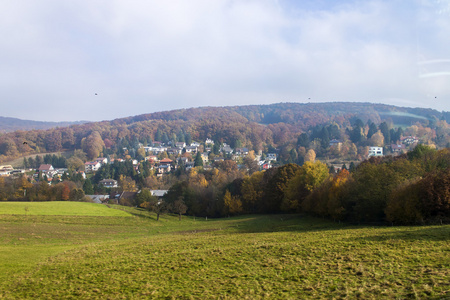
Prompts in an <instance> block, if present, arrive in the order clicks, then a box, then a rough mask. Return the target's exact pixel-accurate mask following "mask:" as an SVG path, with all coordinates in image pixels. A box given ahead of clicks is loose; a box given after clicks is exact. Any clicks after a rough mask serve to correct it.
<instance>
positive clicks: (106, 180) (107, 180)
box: [100, 179, 117, 183]
mask: <svg viewBox="0 0 450 300" xmlns="http://www.w3.org/2000/svg"><path fill="white" fill-rule="evenodd" d="M100 182H102V183H103V182H117V180H114V179H103V180H100Z"/></svg>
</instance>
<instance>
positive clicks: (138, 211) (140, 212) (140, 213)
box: [111, 205, 161, 221]
mask: <svg viewBox="0 0 450 300" xmlns="http://www.w3.org/2000/svg"><path fill="white" fill-rule="evenodd" d="M111 207H112V208H114V209H119V210H122V211H124V212H127V213H129V214H131V215H133V216H135V217H139V218H143V219H147V220H152V221H156V215H154V216H152V215H151V214H150V212H149V211H148V210H146V209H144V208H140V207H131V208H128V207H127V206H120V205H113V206H111ZM160 218H161V216H160Z"/></svg>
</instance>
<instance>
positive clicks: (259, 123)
mask: <svg viewBox="0 0 450 300" xmlns="http://www.w3.org/2000/svg"><path fill="white" fill-rule="evenodd" d="M356 120H360V123H361V124H366V123H367V124H368V122H369V121H370V122H373V123H374V124H377V125H378V124H380V123H381V122H383V121H385V122H387V123H388V124H390V126H391V127H393V128H395V127H404V126H411V125H414V124H419V125H420V126H423V127H429V128H434V127H435V126H436V124H437V122H439V121H440V120H446V121H447V122H450V113H449V112H438V111H436V110H432V109H423V108H406V107H397V106H391V105H384V104H371V103H346V102H333V103H306V104H300V103H278V104H272V105H250V106H232V107H200V108H190V109H180V110H172V111H164V112H156V113H151V114H143V115H139V116H132V117H127V118H121V119H116V120H112V121H102V122H92V123H86V124H78V125H71V126H68V127H60V128H53V129H47V130H29V131H16V132H11V133H8V134H4V135H2V136H0V162H4V161H7V160H11V159H14V158H17V157H21V156H25V155H30V154H36V153H44V152H59V151H64V150H74V149H83V150H85V152H86V153H88V152H89V149H84V148H86V147H87V146H86V145H87V144H92V143H91V142H89V143H85V142H84V141H91V140H92V139H94V135H96V134H99V136H100V137H101V140H102V141H101V142H100V143H99V145H100V146H99V147H100V149H101V148H102V147H103V145H104V147H106V148H107V149H109V148H111V147H114V146H116V147H118V146H122V147H127V146H129V145H131V146H133V147H134V145H135V144H137V143H138V142H141V143H144V144H145V143H146V142H149V141H166V142H167V141H173V140H183V139H189V140H194V141H204V140H205V139H206V138H211V139H213V140H215V141H219V142H225V143H228V144H230V145H231V146H232V147H236V146H242V147H248V148H250V149H253V150H255V151H257V150H262V149H265V148H267V147H280V146H283V145H286V144H287V143H291V144H292V143H294V144H295V141H296V140H297V138H298V136H299V134H301V133H303V132H308V131H309V132H313V131H314V130H315V129H314V128H315V127H317V126H325V125H330V126H331V125H332V126H336V127H337V130H339V131H341V133H342V134H347V135H348V133H345V131H346V130H352V128H351V126H353V125H354V123H355V121H356ZM316 130H320V128H316ZM94 133H95V134H94ZM431 136H433V135H431ZM90 137H91V138H90ZM330 138H332V137H330ZM430 139H431V138H430ZM97 140H98V138H97ZM389 142H390V141H386V143H389ZM394 142H395V140H394ZM430 142H433V143H437V144H438V145H441V146H444V147H445V146H446V139H445V134H444V138H443V139H442V138H441V140H440V141H437V142H435V141H431V140H430ZM119 143H120V145H119ZM83 147H84V148H83ZM88 154H89V153H88ZM88 156H91V155H88Z"/></svg>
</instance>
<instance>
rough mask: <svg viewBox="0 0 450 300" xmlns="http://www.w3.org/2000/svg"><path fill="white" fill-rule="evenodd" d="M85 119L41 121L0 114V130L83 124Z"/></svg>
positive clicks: (9, 130)
mask: <svg viewBox="0 0 450 300" xmlns="http://www.w3.org/2000/svg"><path fill="white" fill-rule="evenodd" d="M83 123H87V121H77V122H43V121H32V120H22V119H18V118H11V117H1V116H0V132H3V133H5V132H12V131H16V130H37V129H50V128H55V127H66V126H70V125H76V124H83Z"/></svg>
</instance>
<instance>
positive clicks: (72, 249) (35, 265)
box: [0, 202, 450, 299]
mask: <svg viewBox="0 0 450 300" xmlns="http://www.w3.org/2000/svg"><path fill="white" fill-rule="evenodd" d="M5 204H7V203H0V212H1V213H0V233H1V235H0V261H1V262H2V263H1V265H0V274H1V275H0V298H1V297H3V298H6V299H24V298H25V299H26V298H46V299H47V298H54V299H75V298H89V299H91V298H93V299H96V298H98V299H104V298H107V299H124V298H126V299H146V298H156V299H158V298H169V299H170V298H176V299H191V298H192V299H246V298H247V299H263V298H267V299H299V298H310V299H320V298H323V299H330V298H338V299H339V298H350V299H353V298H362V299H380V298H385V299H395V298H401V299H405V298H412V299H414V298H417V299H421V298H427V299H430V298H431V299H442V298H448V297H450V292H449V291H450V226H448V225H444V226H421V227H375V228H374V227H364V226H350V225H345V224H337V223H333V222H329V221H324V220H321V219H315V218H311V217H306V216H302V215H264V216H261V215H258V216H240V217H234V218H226V219H208V220H205V219H204V218H193V217H183V219H182V221H178V217H177V216H171V215H163V216H162V217H161V219H160V221H159V222H156V216H155V215H154V214H152V213H148V212H146V211H143V210H140V209H134V208H124V207H117V206H115V207H113V208H107V207H106V206H101V205H100V208H99V209H100V210H103V211H104V215H102V213H97V214H96V215H95V216H92V215H86V213H84V215H83V214H81V213H80V214H79V215H74V214H71V215H61V214H59V215H58V214H56V215H42V214H31V208H30V209H29V212H30V213H27V214H24V213H22V212H20V213H19V211H22V210H24V209H23V207H22V208H20V207H17V212H16V213H14V211H13V210H12V209H11V207H9V208H8V210H7V209H6V208H4V205H5ZM28 204H30V203H28ZM49 204H52V203H51V202H49ZM63 204H68V205H72V204H74V205H75V206H76V205H77V204H78V205H80V207H79V208H78V209H79V210H80V211H83V210H85V209H86V206H83V205H84V204H86V203H69V202H65V203H63ZM63 206H64V205H63ZM55 210H56V209H55ZM58 210H60V209H58ZM63 210H64V209H63ZM74 210H77V208H76V207H72V208H71V209H70V210H68V211H72V213H73V211H74ZM7 211H8V213H6V212H7ZM110 211H114V212H119V213H121V214H123V215H117V216H111V215H109V214H110Z"/></svg>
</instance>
